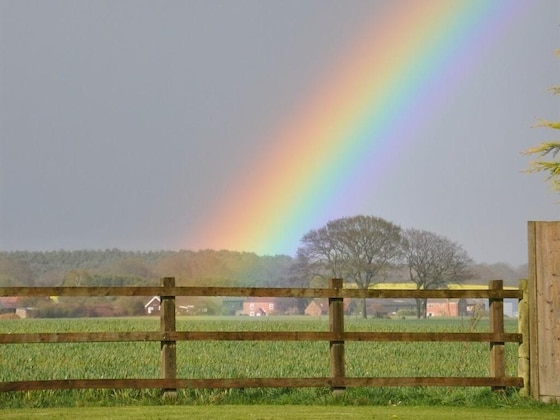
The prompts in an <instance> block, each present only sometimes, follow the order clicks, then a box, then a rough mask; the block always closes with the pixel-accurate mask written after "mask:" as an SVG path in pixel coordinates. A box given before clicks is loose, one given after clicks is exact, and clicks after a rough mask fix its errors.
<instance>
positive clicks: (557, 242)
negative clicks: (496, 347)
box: [528, 222, 560, 402]
mask: <svg viewBox="0 0 560 420" xmlns="http://www.w3.org/2000/svg"><path fill="white" fill-rule="evenodd" d="M528 236H529V238H528V239H529V240H528V244H529V334H530V336H531V338H530V343H531V345H530V348H529V354H530V362H529V365H530V369H531V372H530V381H531V382H530V383H531V396H532V397H533V398H535V399H537V400H541V401H545V402H549V401H559V400H560V222H529V223H528Z"/></svg>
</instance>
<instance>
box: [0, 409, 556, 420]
mask: <svg viewBox="0 0 560 420" xmlns="http://www.w3.org/2000/svg"><path fill="white" fill-rule="evenodd" d="M0 416H1V417H2V419H4V420H10V419H38V418H44V419H51V418H56V419H76V418H87V419H131V418H155V419H184V418H189V419H190V420H198V419H200V420H203V419H204V420H206V419H213V418H220V419H222V420H225V419H240V420H241V419H243V420H257V419H258V420H273V419H286V418H288V419H290V420H300V419H301V420H304V419H305V420H307V419H315V420H321V419H324V420H332V419H336V418H344V419H416V420H423V419H425V420H433V419H436V420H437V419H449V418H453V419H454V420H472V419H473V418H476V419H477V420H479V419H491V420H502V419H503V420H506V419H507V420H524V419H527V420H533V419H535V418H538V419H539V420H549V419H550V420H552V419H558V418H559V416H560V410H558V406H550V407H539V408H538V409H535V408H518V407H517V408H464V407H400V406H399V407H386V406H385V407H379V406H373V407H372V406H369V407H346V406H293V405H288V406H273V405H256V406H255V405H249V406H238V405H234V406H212V405H209V406H164V407H161V406H142V407H90V408H85V407H81V408H49V409H35V410H30V409H11V410H0Z"/></svg>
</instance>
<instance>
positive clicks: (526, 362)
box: [517, 280, 531, 397]
mask: <svg viewBox="0 0 560 420" xmlns="http://www.w3.org/2000/svg"><path fill="white" fill-rule="evenodd" d="M528 287H529V286H528V280H521V281H520V283H519V289H520V290H522V291H523V299H521V300H519V305H518V308H519V309H518V312H519V318H518V321H517V324H518V331H519V333H520V334H521V336H522V338H523V339H522V341H521V342H520V343H519V347H518V349H517V374H518V375H519V376H520V377H521V378H523V388H522V389H520V390H519V394H520V395H521V396H523V397H527V396H529V395H531V378H530V359H529V349H530V334H529V288H528Z"/></svg>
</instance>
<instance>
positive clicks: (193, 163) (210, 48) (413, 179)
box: [0, 0, 560, 266]
mask: <svg viewBox="0 0 560 420" xmlns="http://www.w3.org/2000/svg"><path fill="white" fill-rule="evenodd" d="M559 35H560V2H558V1H556V0H540V1H529V0H509V1H505V0H504V1H499V0H497V1H487V0H453V1H447V0H417V1H407V0H398V1H385V0H378V1H375V0H372V1H358V0H347V1H344V2H341V1H334V0H321V1H319V0H308V1H268V2H262V1H257V0H246V1H230V2H220V1H174V0H169V1H162V2H153V1H147V0H138V1H132V0H122V1H119V2H113V1H95V2H93V1H85V2H76V1H69V0H51V1H49V2H44V1H36V0H21V1H12V0H0V251H15V250H39V251H46V250H58V249H67V250H73V249H107V248H120V249H124V250H140V251H141V250H178V249H192V250H198V249H207V248H210V249H230V250H233V251H248V252H256V253H257V254H260V255H267V254H272V255H273V254H287V255H291V256H294V255H295V252H296V250H297V248H298V246H299V240H300V239H301V237H302V236H303V235H304V234H305V233H306V232H308V231H309V230H310V229H316V228H319V227H321V226H322V225H324V224H325V223H326V222H327V221H328V220H332V219H336V218H340V217H347V216H354V215H356V214H367V215H372V216H377V217H382V218H384V219H386V220H389V221H391V222H393V223H395V224H398V225H400V226H401V227H403V228H416V229H423V230H428V231H431V232H435V233H437V234H440V235H443V236H445V237H447V238H448V239H450V240H452V241H454V242H457V243H458V244H460V245H462V246H463V247H464V248H465V250H466V251H467V252H468V253H469V255H470V256H471V257H472V258H473V259H474V261H475V262H478V263H497V262H505V263H508V264H511V265H514V266H517V265H520V264H524V263H525V262H526V260H527V221H530V220H548V221H550V220H558V219H559V210H560V207H559V206H560V204H559V203H558V200H559V199H560V197H559V196H558V195H557V194H556V193H554V192H552V190H551V189H550V187H549V186H548V185H547V184H546V183H545V182H544V180H545V176H544V175H540V174H536V175H529V174H526V173H523V170H524V169H526V168H527V166H528V161H529V158H528V157H526V156H522V155H521V152H522V151H523V150H525V149H527V148H528V147H531V146H533V145H536V144H538V143H539V142H541V141H545V140H552V139H554V138H555V137H554V135H555V134H556V133H554V132H553V131H554V130H545V129H542V128H531V126H532V125H534V124H535V123H536V121H537V120H538V118H545V119H551V120H557V119H559V118H560V117H559V114H560V112H559V111H560V98H558V97H554V96H553V95H552V94H551V93H550V92H548V91H547V89H548V88H550V87H551V86H554V85H558V84H559V83H560V58H559V57H555V56H554V50H556V49H558V48H560V43H559V42H558V41H559V40H560V36H559Z"/></svg>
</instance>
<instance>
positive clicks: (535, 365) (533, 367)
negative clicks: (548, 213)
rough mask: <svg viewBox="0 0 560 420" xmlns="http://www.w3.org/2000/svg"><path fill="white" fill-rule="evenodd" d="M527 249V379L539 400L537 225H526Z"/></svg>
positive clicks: (532, 394)
mask: <svg viewBox="0 0 560 420" xmlns="http://www.w3.org/2000/svg"><path fill="white" fill-rule="evenodd" d="M527 234H528V248H529V264H528V269H529V278H528V283H529V284H528V286H529V342H530V344H531V346H530V347H529V369H530V372H529V377H530V384H531V396H532V397H533V398H534V399H537V400H538V399H539V385H538V384H539V371H540V368H539V351H538V347H539V340H538V338H539V335H538V330H539V329H538V325H537V324H538V323H537V320H538V311H537V305H538V303H537V302H538V296H537V267H536V264H537V223H536V222H528V223H527Z"/></svg>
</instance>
